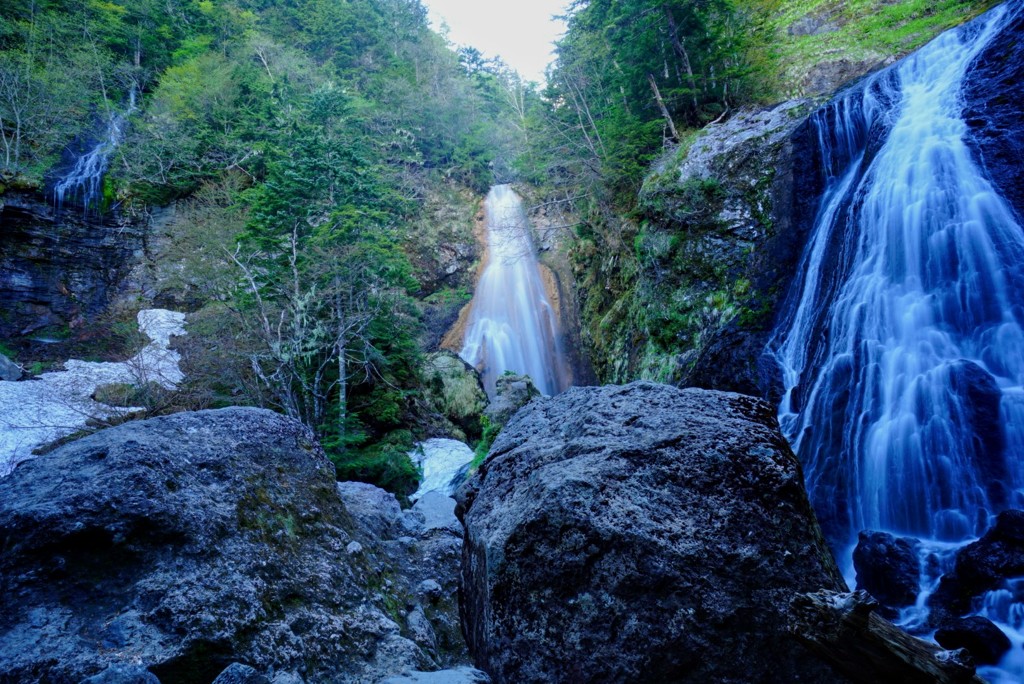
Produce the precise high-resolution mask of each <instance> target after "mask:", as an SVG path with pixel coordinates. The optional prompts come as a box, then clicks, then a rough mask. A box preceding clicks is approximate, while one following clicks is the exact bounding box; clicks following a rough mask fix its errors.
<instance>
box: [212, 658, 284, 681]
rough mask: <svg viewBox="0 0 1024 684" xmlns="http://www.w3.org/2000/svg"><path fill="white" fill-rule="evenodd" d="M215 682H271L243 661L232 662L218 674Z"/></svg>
mask: <svg viewBox="0 0 1024 684" xmlns="http://www.w3.org/2000/svg"><path fill="white" fill-rule="evenodd" d="M213 684H270V680H269V679H267V678H266V677H264V676H263V675H261V674H260V673H259V672H257V671H256V669H255V668H252V667H249V666H248V665H244V664H242V663H231V664H230V665H228V666H227V668H225V670H224V671H223V672H221V673H220V674H219V675H217V678H216V679H214V680H213Z"/></svg>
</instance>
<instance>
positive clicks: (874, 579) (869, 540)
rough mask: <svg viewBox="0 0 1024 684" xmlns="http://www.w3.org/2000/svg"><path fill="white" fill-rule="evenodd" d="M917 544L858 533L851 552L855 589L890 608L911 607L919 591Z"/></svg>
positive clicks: (918, 548) (919, 569) (912, 540)
mask: <svg viewBox="0 0 1024 684" xmlns="http://www.w3.org/2000/svg"><path fill="white" fill-rule="evenodd" d="M920 547H921V543H920V542H919V541H918V540H916V539H912V538H909V537H894V536H893V535H891V534H889V533H887V532H867V531H865V532H861V533H860V535H859V539H858V541H857V547H856V548H855V549H854V550H853V567H854V569H855V570H856V571H857V588H858V589H864V590H865V591H867V592H868V593H869V594H871V596H873V597H874V598H875V599H877V600H878V601H879V602H880V603H882V604H884V605H886V606H891V607H894V608H901V607H903V606H909V605H913V603H914V601H915V600H917V593H918V591H919V590H920V588H921V562H920V560H918V554H919V553H920Z"/></svg>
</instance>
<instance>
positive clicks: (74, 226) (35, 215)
mask: <svg viewBox="0 0 1024 684" xmlns="http://www.w3.org/2000/svg"><path fill="white" fill-rule="evenodd" d="M0 225H2V226H3V229H2V230H0V338H4V337H12V336H15V335H26V334H30V333H33V332H36V331H43V330H45V329H47V328H53V329H59V330H66V329H67V328H69V327H74V326H76V325H78V324H79V323H80V322H82V321H83V320H84V319H85V318H87V317H92V316H96V315H97V314H99V313H101V312H102V311H103V310H104V309H105V308H106V307H107V306H108V305H109V304H110V303H111V301H112V300H113V299H115V298H117V297H118V296H120V295H121V294H123V293H122V292H121V288H122V285H123V284H124V283H125V281H126V280H127V279H128V278H129V277H130V275H131V272H132V269H133V266H134V264H135V263H136V262H137V261H138V260H140V259H141V258H142V256H143V250H144V239H145V232H146V231H145V223H144V222H143V221H140V220H135V219H132V218H130V217H125V216H121V215H117V214H114V215H104V216H102V217H99V216H91V215H84V214H82V213H81V212H80V211H77V210H70V209H69V210H65V211H63V212H61V213H60V214H58V213H57V212H56V211H55V210H54V207H53V205H52V203H50V202H47V201H46V200H45V199H44V198H43V197H42V196H40V195H36V194H31V193H23V192H7V193H5V194H2V195H0Z"/></svg>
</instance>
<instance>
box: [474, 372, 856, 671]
mask: <svg viewBox="0 0 1024 684" xmlns="http://www.w3.org/2000/svg"><path fill="white" fill-rule="evenodd" d="M458 498H459V507H458V509H457V512H458V513H459V515H460V516H461V517H462V520H463V523H464V524H465V526H466V546H465V548H464V551H463V561H462V591H463V603H462V611H463V621H464V625H465V632H466V635H467V640H468V642H469V647H470V651H471V652H472V654H473V656H474V658H475V660H476V663H477V665H478V666H479V667H481V668H482V669H484V670H485V671H487V672H488V673H490V674H491V676H492V677H493V678H494V680H495V681H496V682H551V681H574V682H605V681H630V682H648V681H649V682H670V681H672V682H675V681H680V682H681V681H693V682H709V681H721V682H726V681H733V682H739V681H744V682H768V681H772V682H777V681H802V682H836V681H842V680H841V678H840V679H838V680H837V677H836V675H834V674H833V673H832V672H831V670H830V669H829V668H828V667H827V666H825V665H824V664H822V663H821V662H819V661H817V660H815V659H814V658H813V657H810V656H809V654H808V653H807V652H806V651H805V650H804V649H803V647H802V646H800V645H799V644H797V643H796V642H795V641H794V640H793V639H792V638H791V637H790V636H789V635H788V633H787V631H786V620H787V617H786V616H787V614H788V611H789V603H790V600H791V599H792V597H793V595H794V593H796V592H801V591H810V590H816V589H818V588H821V587H829V588H842V587H843V582H842V579H841V578H840V576H839V573H838V570H837V569H836V567H835V563H834V561H833V559H832V557H831V554H830V552H829V551H828V549H827V547H826V546H825V544H824V540H823V538H822V536H821V533H820V530H819V529H818V526H817V523H816V522H815V521H814V515H813V513H812V511H811V509H810V505H809V503H808V501H807V495H806V493H805V491H804V489H803V484H802V478H801V473H800V467H799V464H798V463H797V461H796V458H795V457H794V456H793V454H792V452H791V451H790V449H789V447H788V446H787V444H786V442H785V440H784V439H783V438H782V436H781V435H780V433H779V431H778V425H777V423H776V420H775V411H774V408H773V407H771V406H770V405H768V404H766V403H763V402H761V401H758V400H756V399H753V398H750V397H743V396H739V395H734V394H723V393H718V392H707V391H702V390H695V389H690V390H679V389H676V388H673V387H669V386H665V385H656V384H653V383H648V382H639V383H633V384H630V385H626V386H605V387H599V388H571V389H569V390H568V391H567V392H565V393H563V394H561V395H559V396H557V397H551V398H540V399H535V400H534V401H532V402H531V403H530V405H529V406H528V407H527V408H525V409H523V410H521V411H520V412H519V413H517V414H516V416H515V417H514V418H513V419H512V420H511V422H509V424H508V425H506V426H505V428H504V430H503V431H502V432H501V434H500V435H499V436H498V438H497V440H496V441H495V443H494V445H493V447H492V449H491V452H490V454H489V456H488V458H487V460H486V461H485V463H484V464H483V465H482V466H481V468H480V470H479V472H478V475H477V476H476V477H475V478H474V479H472V480H470V481H469V482H468V483H467V484H466V485H464V486H463V488H462V489H460V490H459V493H458Z"/></svg>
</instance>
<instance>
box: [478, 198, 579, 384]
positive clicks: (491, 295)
mask: <svg viewBox="0 0 1024 684" xmlns="http://www.w3.org/2000/svg"><path fill="white" fill-rule="evenodd" d="M485 209H486V214H487V251H488V261H487V266H486V268H485V269H484V272H483V275H481V277H480V282H479V283H478V284H477V288H476V294H475V295H474V297H473V303H472V308H471V311H470V315H469V321H468V324H467V328H466V336H465V340H464V342H463V347H462V351H461V352H459V355H460V356H461V357H462V358H463V359H465V360H466V361H467V362H468V363H469V364H470V365H473V366H476V367H477V368H479V369H480V371H481V375H482V377H483V381H484V387H485V388H486V389H487V393H488V394H490V395H492V396H493V394H494V387H495V381H496V380H497V378H498V376H500V375H501V374H502V373H504V372H505V371H507V370H508V371H514V372H516V373H525V374H527V375H529V376H530V377H531V378H532V379H533V382H534V384H536V385H537V389H539V390H540V391H541V392H543V393H544V394H558V393H559V392H561V391H562V390H564V389H565V388H566V387H567V386H568V384H569V372H568V368H567V366H566V362H565V354H564V353H563V352H562V343H561V331H560V330H559V323H558V316H557V315H556V313H555V311H554V309H553V307H552V306H551V302H550V301H549V300H548V297H547V294H546V293H545V290H544V283H543V281H542V280H541V276H540V269H539V267H538V263H537V256H536V252H535V251H534V247H533V242H532V240H531V239H530V233H529V225H528V224H527V220H526V211H525V210H524V209H523V202H522V200H521V199H520V198H519V196H518V195H517V194H516V193H515V192H513V190H512V188H511V187H509V186H508V185H496V186H494V187H493V188H491V191H490V192H489V193H488V194H487V200H486V202H485Z"/></svg>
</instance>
